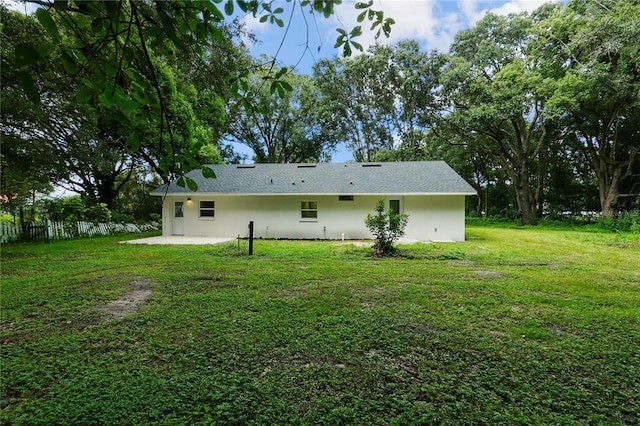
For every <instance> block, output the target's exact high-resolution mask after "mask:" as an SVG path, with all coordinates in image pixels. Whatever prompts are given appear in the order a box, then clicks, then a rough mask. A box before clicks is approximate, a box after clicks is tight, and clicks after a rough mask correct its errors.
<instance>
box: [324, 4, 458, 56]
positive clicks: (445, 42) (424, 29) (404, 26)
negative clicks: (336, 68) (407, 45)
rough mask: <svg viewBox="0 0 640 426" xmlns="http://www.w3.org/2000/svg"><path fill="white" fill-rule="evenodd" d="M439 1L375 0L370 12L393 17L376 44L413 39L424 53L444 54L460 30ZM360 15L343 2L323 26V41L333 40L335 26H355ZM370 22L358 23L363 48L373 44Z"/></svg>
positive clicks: (454, 18)
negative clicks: (434, 50) (324, 35)
mask: <svg viewBox="0 0 640 426" xmlns="http://www.w3.org/2000/svg"><path fill="white" fill-rule="evenodd" d="M440 3H441V2H437V1H425V0H377V1H376V2H375V3H374V5H373V9H374V10H382V11H384V14H385V18H387V17H390V18H393V20H394V21H395V24H394V25H393V26H392V27H391V35H390V37H389V38H387V37H385V36H384V35H383V34H381V35H380V37H379V38H378V40H377V42H378V43H382V44H394V43H397V42H398V41H401V40H406V39H414V40H417V41H418V42H419V43H420V44H421V46H422V47H423V48H424V49H425V50H432V49H437V50H441V51H446V50H447V49H448V48H449V45H450V44H451V42H452V41H453V37H454V36H455V34H456V33H457V32H458V31H459V30H461V29H462V28H463V27H464V22H463V20H461V19H460V15H459V14H458V13H453V12H451V11H443V10H442V7H441V4H440ZM359 13H360V11H359V10H356V9H355V8H354V2H351V1H347V2H344V3H343V4H342V5H340V6H339V7H337V8H336V16H335V17H332V18H331V19H330V20H329V21H328V22H325V23H324V24H323V28H325V29H326V34H327V38H328V37H333V38H334V39H335V38H336V35H337V33H336V31H335V28H336V27H344V28H345V29H347V30H349V29H351V28H353V27H354V26H355V25H357V21H356V18H357V16H358V14H359ZM369 26H370V22H369V21H367V20H365V21H364V22H363V23H362V27H363V35H362V36H360V37H358V39H357V40H356V41H357V42H358V43H360V44H362V45H363V46H364V47H365V49H366V48H367V47H368V46H370V45H372V44H374V43H375V42H376V40H375V32H374V31H369Z"/></svg>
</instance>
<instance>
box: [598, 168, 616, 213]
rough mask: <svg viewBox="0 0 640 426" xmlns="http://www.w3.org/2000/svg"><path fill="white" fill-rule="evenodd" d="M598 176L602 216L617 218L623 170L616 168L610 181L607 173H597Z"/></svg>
mask: <svg viewBox="0 0 640 426" xmlns="http://www.w3.org/2000/svg"><path fill="white" fill-rule="evenodd" d="M596 174H597V176H598V188H599V190H600V208H601V209H602V216H604V217H611V216H615V214H616V208H617V206H618V198H619V195H620V182H621V175H622V170H621V169H620V167H615V168H614V170H613V173H612V175H611V177H610V179H608V178H607V177H608V176H607V174H606V173H596Z"/></svg>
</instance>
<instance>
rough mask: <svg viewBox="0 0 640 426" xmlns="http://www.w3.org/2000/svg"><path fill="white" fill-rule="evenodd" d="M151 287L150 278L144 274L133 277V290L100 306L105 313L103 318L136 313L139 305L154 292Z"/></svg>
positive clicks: (119, 317)
mask: <svg viewBox="0 0 640 426" xmlns="http://www.w3.org/2000/svg"><path fill="white" fill-rule="evenodd" d="M149 287H151V281H150V280H149V278H147V277H143V276H133V277H131V291H129V292H128V293H126V294H124V295H123V296H122V297H120V298H119V299H116V300H112V301H111V302H108V303H105V304H104V305H100V306H98V310H99V311H100V312H102V314H103V316H102V320H103V321H109V320H119V319H122V318H124V317H126V316H127V315H131V314H133V313H135V312H136V310H137V309H138V307H139V306H140V305H141V304H143V303H144V302H146V301H147V299H149V297H151V295H152V294H153V292H152V291H151V289H150V288H149Z"/></svg>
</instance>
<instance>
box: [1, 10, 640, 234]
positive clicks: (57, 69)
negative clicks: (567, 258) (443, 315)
mask: <svg viewBox="0 0 640 426" xmlns="http://www.w3.org/2000/svg"><path fill="white" fill-rule="evenodd" d="M112 3H113V4H112ZM230 3H232V2H230ZM237 3H238V4H240V5H242V6H243V7H250V6H251V5H249V3H251V2H237ZM316 3H317V2H313V3H309V2H304V4H305V5H307V6H308V7H313V5H315V4H316ZM56 4H57V3H56ZM69 4H70V5H74V8H69V9H65V10H58V9H56V7H57V6H56V7H53V8H52V7H51V6H49V7H48V8H45V9H42V10H45V11H46V13H45V12H38V13H37V16H36V17H29V16H24V15H22V14H19V13H14V12H10V11H8V10H6V9H5V8H0V13H1V14H2V16H1V17H0V18H1V19H2V37H3V43H2V45H1V49H2V64H3V66H2V69H1V72H2V87H1V90H2V100H3V102H2V105H1V106H0V108H1V112H2V123H1V130H2V138H3V149H2V163H1V164H2V169H1V172H2V191H1V192H2V194H4V195H5V197H4V198H6V201H4V202H3V203H4V204H5V206H8V205H11V204H13V205H17V204H19V203H20V202H23V203H24V202H27V201H28V200H29V199H30V195H29V194H33V193H34V191H40V192H46V191H48V190H50V189H51V187H52V186H54V185H55V186H62V187H66V188H68V189H71V190H73V191H76V192H78V193H80V194H81V195H82V197H83V199H85V200H87V204H88V205H91V204H92V203H93V204H98V203H103V204H105V205H106V206H107V207H108V208H109V209H114V210H116V211H117V210H119V209H121V208H122V206H121V205H119V204H118V203H119V202H120V201H118V200H122V197H123V196H125V195H124V194H125V193H126V191H131V187H132V186H134V187H135V186H136V185H138V186H139V185H141V184H142V183H143V182H147V183H145V185H148V182H149V181H150V180H151V179H157V180H158V182H166V181H168V180H170V179H172V178H174V177H180V176H182V173H183V172H184V171H188V170H190V169H192V168H196V167H199V165H201V164H206V163H216V162H238V161H241V160H242V157H241V156H240V155H238V154H237V153H236V152H235V151H234V149H233V147H232V145H231V143H236V144H244V145H246V146H247V147H248V148H249V149H250V150H251V152H252V153H253V156H252V160H253V161H256V162H317V161H330V160H331V156H332V154H333V153H335V150H336V149H337V148H338V147H344V148H346V149H348V150H349V152H351V154H352V155H353V158H354V159H355V160H356V161H411V160H431V159H442V160H445V161H447V162H448V163H449V164H450V165H451V166H452V167H453V168H454V169H455V170H456V171H458V172H459V173H460V174H461V175H462V176H463V177H464V178H465V179H466V180H467V181H468V182H469V183H470V184H471V185H472V186H473V187H474V188H475V189H476V191H477V193H478V197H476V198H475V200H474V201H473V203H474V204H473V205H472V206H469V207H470V210H473V211H475V212H477V213H478V214H484V215H503V216H507V217H519V218H520V219H521V220H522V222H523V223H524V224H532V223H535V222H536V221H537V220H538V219H539V218H541V217H542V216H543V215H560V214H563V213H564V212H592V211H597V212H601V213H602V214H603V215H604V216H607V217H613V216H616V215H618V214H619V213H620V212H623V211H631V210H634V209H635V210H637V209H640V196H639V195H638V194H639V193H640V52H639V49H640V32H638V28H640V0H620V1H614V0H599V1H595V0H572V1H569V2H568V3H554V4H546V5H544V6H542V7H541V8H539V9H538V10H536V11H534V12H532V13H530V14H529V13H521V14H512V15H508V16H497V15H492V14H488V15H486V16H485V17H484V18H483V19H481V20H480V21H478V22H477V24H476V25H475V26H474V27H473V28H471V29H468V30H465V31H461V32H460V33H459V34H457V36H456V37H455V41H454V42H453V44H452V46H451V48H450V51H449V52H448V53H439V52H423V51H421V50H420V48H419V45H418V43H417V42H415V41H411V40H407V41H402V42H400V43H397V44H395V45H393V46H385V45H379V44H378V45H374V46H373V47H371V48H370V49H368V50H367V51H366V52H364V53H363V54H360V55H358V56H354V57H345V56H341V57H335V58H333V59H328V60H321V61H319V62H318V63H316V65H315V67H314V72H313V75H311V76H307V75H298V74H296V73H295V72H293V71H292V70H291V69H290V68H288V67H282V68H281V67H279V66H278V65H277V63H276V62H275V60H274V59H273V58H251V57H250V56H249V55H248V53H247V50H246V49H245V48H244V47H243V46H242V45H241V44H240V43H239V42H238V39H239V37H238V36H239V35H244V32H243V29H242V28H241V27H239V26H237V25H235V24H233V23H231V24H229V23H225V21H224V20H223V19H221V18H220V17H218V18H216V19H213V18H212V20H210V21H206V25H209V26H210V27H207V28H209V30H207V31H205V30H202V29H199V28H201V27H199V26H198V25H199V24H202V22H204V21H202V20H203V18H202V17H203V16H204V15H203V14H202V10H201V11H200V12H197V11H189V10H186V11H185V10H184V9H182V7H183V6H180V4H179V3H177V2H166V3H164V2H159V4H155V3H154V5H155V8H153V7H148V8H146V7H147V6H148V4H147V3H145V2H137V1H128V2H119V3H117V4H118V5H120V7H119V8H114V4H116V2H88V3H86V4H85V3H83V2H75V3H69ZM203 4H204V5H205V6H206V5H208V4H209V3H208V2H204V3H203ZM211 4H212V3H211ZM257 4H258V3H257V2H256V5H257ZM312 4H313V5H312ZM322 4H324V3H323V2H320V3H318V7H320V6H321V5H322ZM122 5H125V6H122ZM127 5H128V6H127ZM145 5H147V6H145ZM248 5H249V6H248ZM309 5H312V6H309ZM201 6H202V5H201V4H199V5H198V7H201ZM202 7H204V6H202ZM207 7H208V6H207ZM214 7H215V6H214ZM251 7H252V6H251ZM367 7H369V8H370V7H371V5H370V4H366V3H357V4H356V8H361V9H362V10H363V11H365V12H366V13H365V15H366V16H369V15H371V16H374V17H375V20H374V22H373V24H372V25H373V26H374V28H375V27H377V28H382V26H383V25H384V23H385V22H386V24H387V27H385V28H384V32H385V33H386V32H388V30H389V28H388V24H389V22H387V21H382V20H378V15H376V14H375V13H369V11H370V9H366V8H367ZM171 8H176V10H169V9H171ZM165 9H166V10H165ZM212 10H213V9H212ZM216 10H217V9H216ZM226 12H229V11H225V13H226ZM263 12H264V13H265V14H264V16H267V18H264V16H263V18H264V19H271V17H274V18H273V22H275V23H276V24H278V25H280V22H279V21H278V20H277V19H279V18H276V15H277V14H276V13H275V10H270V9H268V10H267V9H265V11H263ZM324 12H326V13H329V14H331V13H333V10H328V11H327V10H325V11H323V14H325V15H326V13H324ZM198 13H200V14H198ZM211 13H213V12H211ZM212 16H213V15H212ZM216 16H217V15H216ZM180 19H182V20H183V21H180ZM198 19H200V20H201V21H202V22H200V21H198ZM363 19H364V18H363ZM141 20H144V22H142V21H141ZM167 20H168V21H167ZM180 22H183V24H185V25H180ZM65 23H66V24H65ZM69 23H71V24H69ZM203 25H204V24H203ZM211 28H213V29H215V31H210V30H211ZM183 29H184V31H183ZM180 31H183V32H180ZM359 31H360V30H356V29H354V30H353V31H352V32H351V33H348V32H345V33H344V34H346V36H345V35H344V34H343V33H340V34H341V37H342V39H341V41H342V44H341V46H342V47H343V49H345V51H346V50H351V47H353V48H355V49H357V48H358V47H359V45H358V44H357V43H356V42H354V41H353V40H352V38H353V37H352V36H357V34H358V33H359ZM185 37H186V38H185ZM189 37H191V38H189ZM187 43H191V44H193V45H194V46H196V47H197V49H196V48H194V49H191V48H189V46H190V45H188V44H187ZM34 46H35V47H34ZM75 46H80V48H77V47H75ZM99 46H103V48H101V49H99V48H98V47H99ZM104 46H108V48H104ZM345 46H346V47H349V49H346V48H345ZM347 53H348V52H347ZM89 55H93V56H92V57H91V58H92V60H89V59H88V56H89ZM136 55H139V56H136ZM140 55H142V56H140ZM141 57H144V60H142V59H140V60H136V58H141ZM123 64H124V65H123ZM125 65H126V66H125ZM25 76H26V77H25ZM34 93H35V94H34ZM35 98H37V99H35ZM169 124H170V125H169ZM206 170H207V169H205V171H206ZM183 183H184V184H185V185H188V186H192V184H193V183H192V182H189V181H186V180H185V181H183ZM145 190H148V188H145ZM14 194H20V197H17V198H14V197H13V195H14ZM127 196H131V197H132V195H130V194H129V195H126V196H125V198H126V197H127ZM4 198H3V200H4Z"/></svg>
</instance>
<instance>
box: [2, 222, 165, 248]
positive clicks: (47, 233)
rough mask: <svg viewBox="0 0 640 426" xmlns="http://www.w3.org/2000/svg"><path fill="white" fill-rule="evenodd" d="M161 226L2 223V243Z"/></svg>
mask: <svg viewBox="0 0 640 426" xmlns="http://www.w3.org/2000/svg"><path fill="white" fill-rule="evenodd" d="M156 229H159V225H158V224H156V223H151V224H148V225H144V226H138V225H135V224H132V223H92V222H53V221H50V220H47V221H46V222H30V223H26V224H24V226H23V225H21V224H19V223H8V222H0V242H1V243H6V242H9V241H16V240H58V239H63V238H77V237H92V236H95V235H113V234H126V233H136V232H143V231H152V230H156Z"/></svg>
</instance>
